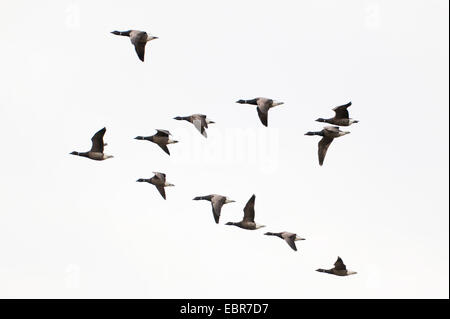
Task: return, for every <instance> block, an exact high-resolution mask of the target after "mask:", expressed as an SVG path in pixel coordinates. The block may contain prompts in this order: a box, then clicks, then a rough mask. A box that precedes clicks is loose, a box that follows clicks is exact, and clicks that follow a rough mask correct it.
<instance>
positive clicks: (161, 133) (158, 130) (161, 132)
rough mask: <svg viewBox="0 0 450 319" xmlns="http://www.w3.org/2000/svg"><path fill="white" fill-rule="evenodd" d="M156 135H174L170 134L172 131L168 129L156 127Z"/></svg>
mask: <svg viewBox="0 0 450 319" xmlns="http://www.w3.org/2000/svg"><path fill="white" fill-rule="evenodd" d="M155 135H156V136H164V137H169V135H172V134H170V132H169V131H167V130H161V129H156V134H155Z"/></svg>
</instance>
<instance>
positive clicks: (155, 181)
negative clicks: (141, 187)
mask: <svg viewBox="0 0 450 319" xmlns="http://www.w3.org/2000/svg"><path fill="white" fill-rule="evenodd" d="M153 174H155V176H153V177H152V178H140V179H138V180H137V181H136V182H139V183H149V184H152V185H155V187H156V189H157V190H158V192H159V193H160V194H161V196H162V198H164V199H166V190H165V188H164V187H169V186H175V185H173V184H170V183H168V182H167V181H166V174H164V173H159V172H153Z"/></svg>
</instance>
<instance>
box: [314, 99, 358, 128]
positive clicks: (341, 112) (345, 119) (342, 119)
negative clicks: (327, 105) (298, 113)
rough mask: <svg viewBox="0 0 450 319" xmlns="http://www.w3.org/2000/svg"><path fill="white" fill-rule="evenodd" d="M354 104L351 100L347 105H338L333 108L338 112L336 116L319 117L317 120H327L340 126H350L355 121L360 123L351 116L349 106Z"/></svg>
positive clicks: (326, 121)
mask: <svg viewBox="0 0 450 319" xmlns="http://www.w3.org/2000/svg"><path fill="white" fill-rule="evenodd" d="M351 105H352V102H349V103H347V104H345V105H341V106H337V107H335V108H334V109H333V111H334V112H335V113H336V114H335V115H334V117H332V118H330V119H323V118H318V119H317V120H316V121H317V122H325V123H329V124H333V125H339V126H350V125H352V124H353V123H358V122H359V121H357V120H354V119H351V118H349V114H348V110H347V108H348V107H349V106H351Z"/></svg>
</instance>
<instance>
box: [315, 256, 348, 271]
mask: <svg viewBox="0 0 450 319" xmlns="http://www.w3.org/2000/svg"><path fill="white" fill-rule="evenodd" d="M316 271H318V272H325V273H327V274H331V275H336V276H349V275H354V274H356V271H351V270H347V267H346V266H345V264H344V262H343V261H342V259H341V257H338V258H337V260H336V262H335V263H334V267H333V268H331V269H322V268H319V269H316Z"/></svg>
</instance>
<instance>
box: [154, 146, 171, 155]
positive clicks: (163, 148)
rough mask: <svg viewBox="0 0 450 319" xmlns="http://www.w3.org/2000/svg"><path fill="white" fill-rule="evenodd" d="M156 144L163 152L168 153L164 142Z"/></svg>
mask: <svg viewBox="0 0 450 319" xmlns="http://www.w3.org/2000/svg"><path fill="white" fill-rule="evenodd" d="M157 145H158V146H159V147H161V148H162V150H163V151H164V152H166V153H167V154H168V155H170V151H169V148H168V147H167V145H166V144H157Z"/></svg>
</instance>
